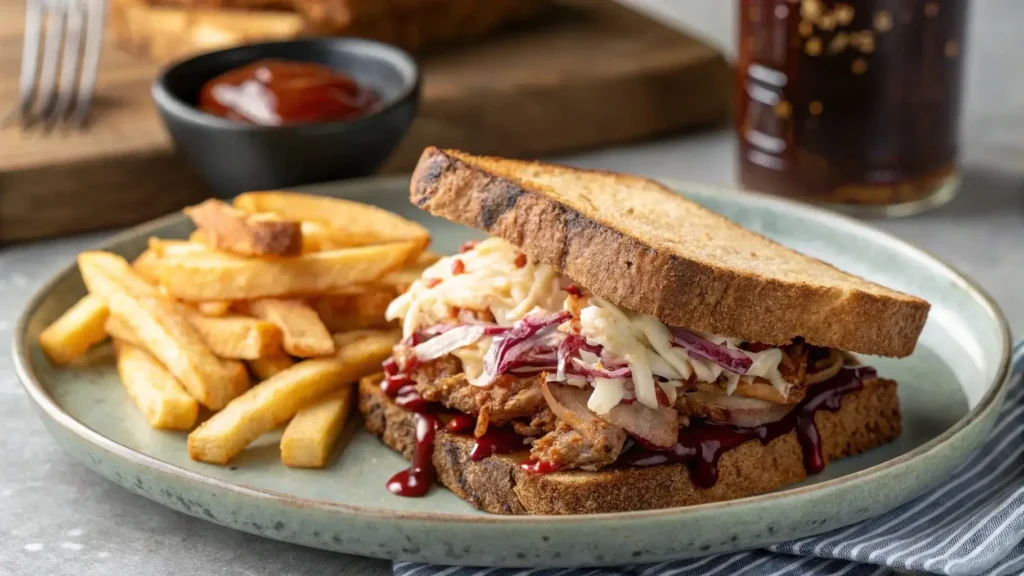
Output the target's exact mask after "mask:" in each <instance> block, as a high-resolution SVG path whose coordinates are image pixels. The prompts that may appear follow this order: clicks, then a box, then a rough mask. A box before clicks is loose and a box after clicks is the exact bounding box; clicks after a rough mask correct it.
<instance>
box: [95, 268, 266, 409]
mask: <svg viewBox="0 0 1024 576" xmlns="http://www.w3.org/2000/svg"><path fill="white" fill-rule="evenodd" d="M78 267H79V269H80V270H81V272H82V278H83V279H84V280H85V284H86V286H88V287H89V291H90V292H91V293H92V294H95V295H96V296H98V297H99V298H101V299H102V300H103V301H104V302H105V303H106V304H107V307H109V308H110V312H111V313H112V314H114V315H117V316H120V317H121V318H123V319H124V320H125V321H126V322H127V324H128V325H129V326H131V328H132V329H133V330H134V331H135V333H136V334H138V336H139V339H140V340H141V341H142V342H143V343H144V344H145V345H146V349H147V350H149V351H150V352H151V353H152V354H153V355H154V356H156V357H157V359H159V360H160V361H161V362H162V363H163V364H164V365H165V366H166V367H167V369H168V370H169V371H170V372H171V373H172V374H174V376H175V377H177V378H178V380H179V381H180V382H181V383H182V384H183V385H184V386H185V389H186V390H188V392H189V394H191V395H192V397H193V398H195V399H196V400H198V401H199V402H200V403H202V404H203V405H204V406H207V407H208V408H210V409H211V410H219V409H220V408H222V407H223V406H225V405H226V404H227V403H228V401H230V400H231V399H232V398H234V397H236V396H238V395H239V394H241V393H242V392H244V391H245V390H246V389H247V388H248V387H249V377H248V373H247V372H246V370H245V366H244V365H243V364H242V363H241V362H238V361H231V360H222V359H220V358H217V357H216V356H215V355H214V354H213V352H212V351H210V349H209V347H207V346H206V344H205V343H204V342H203V340H202V338H201V337H200V336H199V334H197V333H196V331H195V329H194V328H192V326H191V325H190V324H189V322H188V320H186V319H185V318H184V317H183V316H182V314H181V313H180V311H179V309H178V308H179V307H178V306H177V305H176V304H175V303H174V302H172V301H170V300H168V299H167V298H165V297H163V296H161V295H160V294H159V293H158V292H157V291H156V290H155V289H154V288H153V286H151V285H149V284H147V283H146V281H145V280H143V279H142V278H141V277H139V276H138V275H137V274H136V273H135V272H134V271H133V270H132V268H131V267H130V266H129V265H128V263H127V262H126V261H125V260H124V259H123V258H121V257H120V256H117V255H115V254H111V253H108V252H84V253H82V254H81V255H79V257H78Z"/></svg>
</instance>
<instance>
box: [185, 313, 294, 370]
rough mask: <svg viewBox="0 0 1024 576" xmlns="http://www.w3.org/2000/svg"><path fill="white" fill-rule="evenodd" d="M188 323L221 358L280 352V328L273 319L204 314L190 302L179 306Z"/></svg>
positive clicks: (255, 356) (247, 356)
mask: <svg viewBox="0 0 1024 576" xmlns="http://www.w3.org/2000/svg"><path fill="white" fill-rule="evenodd" d="M180 308H181V309H182V310H183V311H185V312H184V316H185V318H186V319H187V320H188V322H189V324H191V325H192V327H193V328H195V330H196V332H198V333H199V336H200V337H201V338H202V339H203V341H204V342H206V345H207V346H209V347H210V350H212V351H213V353H214V354H216V355H217V356H220V357H221V358H233V359H237V360H254V359H256V358H262V357H264V356H272V355H274V354H280V353H281V343H282V334H281V330H280V329H279V328H278V327H277V326H275V325H274V324H273V323H272V322H265V321H263V320H257V319H255V318H249V317H248V316H240V315H237V314H232V315H229V316H221V317H210V316H203V315H202V314H200V313H199V312H198V311H197V310H191V309H189V308H188V306H184V305H182V306H181V307H180Z"/></svg>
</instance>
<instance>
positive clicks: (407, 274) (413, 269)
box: [378, 250, 441, 294]
mask: <svg viewBox="0 0 1024 576" xmlns="http://www.w3.org/2000/svg"><path fill="white" fill-rule="evenodd" d="M440 259H441V255H440V254H438V253H437V252H431V251H430V250H427V251H425V252H423V253H422V254H420V255H419V256H418V257H417V258H416V262H414V263H413V264H411V265H409V266H407V267H405V268H402V269H401V270H395V271H394V272H392V273H390V274H388V275H386V276H384V277H383V278H381V279H380V281H379V282H378V284H382V285H384V286H387V287H389V288H392V289H393V290H394V291H395V292H397V293H398V294H401V293H403V292H405V291H406V290H408V289H409V286H412V283H413V282H415V281H417V280H419V279H420V277H421V276H423V271H424V270H426V269H427V268H428V267H429V266H430V265H431V264H433V263H434V262H437V261H438V260H440Z"/></svg>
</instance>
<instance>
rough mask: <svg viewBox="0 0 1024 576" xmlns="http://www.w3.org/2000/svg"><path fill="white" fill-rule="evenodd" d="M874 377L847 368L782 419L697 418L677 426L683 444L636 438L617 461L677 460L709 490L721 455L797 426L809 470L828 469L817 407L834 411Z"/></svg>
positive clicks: (766, 440) (647, 463) (869, 370)
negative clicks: (662, 446) (743, 424)
mask: <svg viewBox="0 0 1024 576" xmlns="http://www.w3.org/2000/svg"><path fill="white" fill-rule="evenodd" d="M874 376H875V371H874V369H873V368H869V367H860V368H844V369H843V370H841V371H840V372H839V374H837V375H836V376H835V377H834V378H832V379H831V380H828V381H826V382H823V383H821V384H817V385H815V386H814V387H813V388H811V390H810V393H809V395H808V396H807V397H806V398H805V399H804V400H803V401H802V402H801V403H800V404H798V405H797V406H796V407H795V408H794V409H793V410H792V411H791V412H790V413H789V414H787V415H786V416H785V417H784V418H783V419H782V420H779V421H778V422H772V423H770V424H765V425H762V426H757V427H753V428H740V427H737V426H729V425H725V424H710V423H708V422H704V421H700V420H694V421H692V422H691V423H690V425H689V426H687V427H685V428H680V429H679V442H678V443H677V444H676V445H675V446H673V447H672V448H670V449H668V450H661V451H655V450H651V447H650V446H643V445H642V443H640V442H638V443H637V446H636V448H634V449H633V450H630V451H629V452H628V453H626V454H624V455H623V456H622V458H621V459H620V460H619V463H620V464H623V465H626V466H657V465H659V464H669V463H679V464H686V465H687V466H689V468H690V474H691V476H692V477H693V481H694V483H695V484H697V485H698V486H700V487H702V488H710V487H711V486H714V485H715V483H716V482H717V481H718V459H719V458H720V457H721V456H722V454H723V453H725V452H727V451H729V450H732V449H733V448H736V447H737V446H739V445H740V444H743V443H744V442H747V441H749V440H755V439H756V440H760V441H761V443H762V444H768V443H769V442H771V441H772V440H774V439H776V438H778V437H779V436H783V435H785V434H788V433H789V432H790V431H792V430H796V434H797V439H798V440H799V441H800V446H801V447H802V448H803V453H804V466H805V467H806V468H807V471H808V472H809V473H816V472H820V471H821V470H823V469H824V468H825V459H824V457H823V456H822V454H821V438H820V437H819V435H818V428H817V426H816V425H815V424H814V415H815V413H816V412H817V411H818V410H829V411H832V412H834V411H836V410H838V409H839V404H840V401H841V400H842V398H843V396H845V395H846V394H849V393H851V392H855V391H857V390H860V389H861V388H862V387H863V383H862V381H863V379H865V378H870V377H874Z"/></svg>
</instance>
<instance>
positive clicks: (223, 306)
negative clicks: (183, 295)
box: [195, 300, 231, 317]
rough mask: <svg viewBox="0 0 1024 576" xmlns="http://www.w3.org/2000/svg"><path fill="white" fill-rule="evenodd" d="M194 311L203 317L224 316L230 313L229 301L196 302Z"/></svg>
mask: <svg viewBox="0 0 1024 576" xmlns="http://www.w3.org/2000/svg"><path fill="white" fill-rule="evenodd" d="M195 305H196V310H199V313H200V314H202V315H203V316H214V317H216V316H224V315H226V314H227V313H228V312H230V311H231V301H230V300H206V301H205V302H196V303H195Z"/></svg>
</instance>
